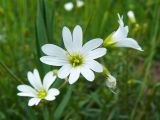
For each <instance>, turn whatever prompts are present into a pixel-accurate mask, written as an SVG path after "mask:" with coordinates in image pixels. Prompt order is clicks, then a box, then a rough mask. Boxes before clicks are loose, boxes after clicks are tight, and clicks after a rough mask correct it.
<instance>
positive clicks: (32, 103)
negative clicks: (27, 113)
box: [28, 98, 41, 106]
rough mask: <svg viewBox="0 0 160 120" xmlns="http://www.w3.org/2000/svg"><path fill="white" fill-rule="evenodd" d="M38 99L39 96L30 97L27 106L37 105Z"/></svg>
mask: <svg viewBox="0 0 160 120" xmlns="http://www.w3.org/2000/svg"><path fill="white" fill-rule="evenodd" d="M40 101H41V99H40V98H31V99H30V100H29V102H28V106H33V105H38V103H39V102H40Z"/></svg>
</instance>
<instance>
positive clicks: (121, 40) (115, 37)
mask: <svg viewBox="0 0 160 120" xmlns="http://www.w3.org/2000/svg"><path fill="white" fill-rule="evenodd" d="M118 17H119V28H118V30H117V31H115V32H113V33H112V34H111V35H109V36H108V37H107V38H106V39H105V41H104V43H103V44H104V46H106V47H108V46H112V47H130V48H133V49H136V50H140V51H143V50H142V48H141V47H140V46H139V45H138V43H137V42H136V40H134V39H133V38H128V37H127V36H128V26H124V23H123V16H122V17H120V16H119V14H118Z"/></svg>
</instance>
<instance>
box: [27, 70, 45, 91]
mask: <svg viewBox="0 0 160 120" xmlns="http://www.w3.org/2000/svg"><path fill="white" fill-rule="evenodd" d="M27 77H28V81H29V83H30V84H31V85H32V86H33V87H34V88H35V89H37V90H38V89H41V88H42V85H41V83H40V81H39V80H37V77H35V75H34V73H32V72H28V74H27ZM38 79H39V78H38Z"/></svg>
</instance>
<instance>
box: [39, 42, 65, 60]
mask: <svg viewBox="0 0 160 120" xmlns="http://www.w3.org/2000/svg"><path fill="white" fill-rule="evenodd" d="M41 49H42V51H43V52H44V53H45V54H46V55H49V56H54V57H58V58H62V59H64V58H67V56H66V51H65V50H63V49H62V48H60V47H58V46H56V45H53V44H45V45H43V46H42V48H41Z"/></svg>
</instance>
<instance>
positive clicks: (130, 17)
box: [127, 10, 136, 23]
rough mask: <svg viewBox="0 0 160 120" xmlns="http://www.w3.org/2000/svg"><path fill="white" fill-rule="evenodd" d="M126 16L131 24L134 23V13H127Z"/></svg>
mask: <svg viewBox="0 0 160 120" xmlns="http://www.w3.org/2000/svg"><path fill="white" fill-rule="evenodd" d="M127 15H128V18H129V20H130V21H131V22H132V23H136V18H135V15H134V12H133V11H131V10H130V11H128V13H127Z"/></svg>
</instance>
